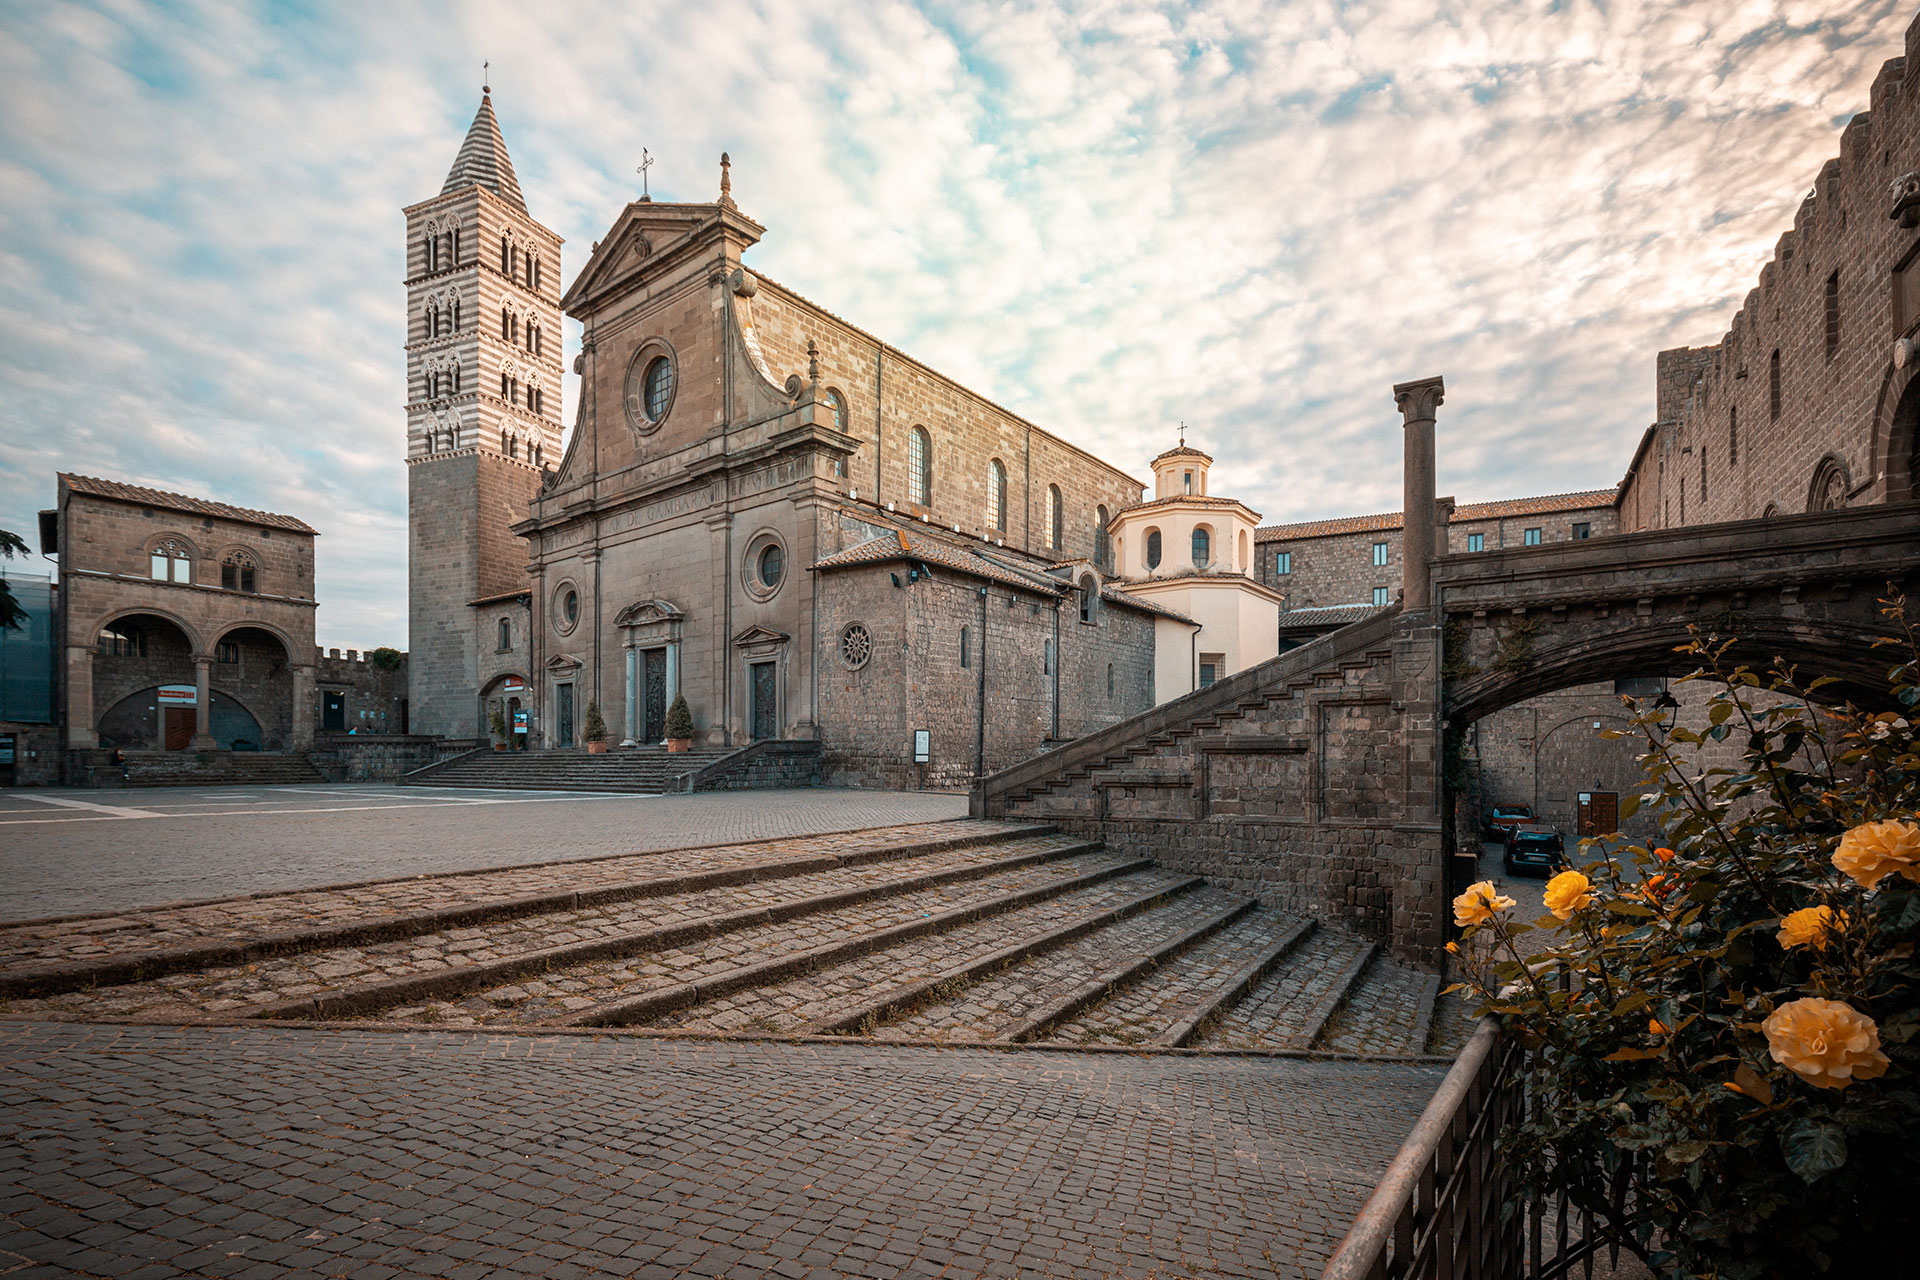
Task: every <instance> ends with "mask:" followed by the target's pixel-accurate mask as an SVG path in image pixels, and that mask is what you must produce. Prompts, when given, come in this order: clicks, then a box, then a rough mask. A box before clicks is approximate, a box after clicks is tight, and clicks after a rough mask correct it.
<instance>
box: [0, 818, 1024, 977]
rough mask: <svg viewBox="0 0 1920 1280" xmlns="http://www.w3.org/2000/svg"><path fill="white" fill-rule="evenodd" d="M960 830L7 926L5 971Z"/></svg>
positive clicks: (993, 827) (921, 829)
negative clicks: (18, 966) (20, 967)
mask: <svg viewBox="0 0 1920 1280" xmlns="http://www.w3.org/2000/svg"><path fill="white" fill-rule="evenodd" d="M1020 830H1022V826H1021V825H1020V824H1017V823H984V824H968V827H967V831H970V832H973V833H976V834H979V835H982V836H985V835H991V834H993V833H994V832H996V831H998V832H1017V831H1020ZM958 834H961V829H960V828H958V827H955V826H951V825H949V824H947V823H938V822H935V823H918V824H913V825H910V826H904V827H888V828H884V829H882V830H878V831H861V832H850V833H845V834H838V835H829V836H810V837H802V838H799V839H792V840H780V841H775V842H771V843H751V844H734V845H716V846H710V847H705V848H692V849H686V848H682V849H670V850H664V851H661V852H658V853H643V854H635V855H633V856H631V857H602V858H599V859H598V860H595V861H585V862H557V863H556V862H549V863H543V864H540V865H538V866H532V867H518V868H513V869H511V870H503V871H490V872H484V873H480V874H475V875H452V876H438V877H423V878H420V879H414V880H399V881H378V882H374V883H370V884H362V885H355V886H347V887H343V888H335V889H313V890H303V891H294V892H288V893H278V894H272V895H267V896H262V897H245V898H227V899H222V900H219V901H215V902H207V903H202V904H198V905H193V906H184V907H165V908H157V909H149V910H143V911H138V912H129V913H126V914H119V915H100V916H94V917H92V918H86V919H74V918H61V919H56V920H52V921H48V922H46V923H44V924H24V923H23V924H15V925H7V926H0V966H4V967H7V968H11V967H14V966H16V965H26V964H50V963H63V962H73V961H81V960H87V959H91V958H96V957H99V956H103V955H109V954H120V953H125V952H129V951H154V950H159V949H162V948H166V947H174V946H182V945H186V944H188V943H198V942H207V941H215V940H217V941H223V942H245V941H248V940H251V939H257V938H261V937H266V936H269V935H273V934H279V933H283V932H286V931H289V930H294V929H299V928H303V927H313V926H317V925H322V924H327V923H334V922H342V921H348V920H356V921H357V920H378V919H385V918H390V917H395V916H406V915H414V914H424V913H427V912H432V911H439V910H448V909H451V908H455V907H464V906H470V905H473V904H476V903H481V902H488V901H507V900H510V899H515V898H524V897H532V896H535V895H541V894H551V893H560V892H575V893H581V892H591V891H593V890H596V889H604V888H607V887H610V886H614V885H620V884H626V883H629V882H631V881H635V880H640V879H646V878H649V877H655V876H672V875H681V874H687V873H691V872H697V871H709V870H714V869H718V868H722V867H728V866H743V865H746V864H750V863H762V862H771V861H776V860H781V859H786V860H795V861H797V860H800V859H804V858H812V857H824V856H832V855H836V854H850V853H859V852H862V851H866V850H875V849H886V848H893V847H897V846H899V845H901V844H906V843H912V842H914V841H919V840H940V839H946V838H951V837H953V836H956V835H958Z"/></svg>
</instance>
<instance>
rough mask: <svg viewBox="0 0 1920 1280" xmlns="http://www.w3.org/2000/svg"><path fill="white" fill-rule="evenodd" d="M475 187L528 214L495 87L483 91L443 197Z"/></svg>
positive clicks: (444, 188) (455, 158)
mask: <svg viewBox="0 0 1920 1280" xmlns="http://www.w3.org/2000/svg"><path fill="white" fill-rule="evenodd" d="M472 186H481V187H485V188H486V189H487V190H489V191H491V192H493V194H495V195H497V196H499V197H500V198H501V199H502V200H505V201H506V202H507V203H508V204H511V205H512V206H513V207H514V208H516V209H518V210H519V211H520V212H521V213H526V212H527V202H526V199H525V197H523V196H522V195H521V194H520V180H519V179H518V178H516V177H514V176H513V161H511V160H509V159H508V158H507V144H506V140H505V139H503V138H502V137H501V136H500V124H499V122H498V121H496V120H495V119H494V118H493V97H492V94H491V87H489V88H483V89H482V90H481V91H480V109H479V110H478V111H476V112H474V114H473V124H472V126H471V127H470V128H468V130H467V138H466V141H464V142H462V143H461V144H460V154H459V155H457V156H455V157H454V159H453V168H452V170H451V171H449V172H448V174H447V185H446V186H444V187H441V188H440V194H441V195H446V194H447V193H449V192H452V191H458V190H460V189H461V188H462V187H472ZM528 216H529V217H531V216H532V215H530V214H529V215H528Z"/></svg>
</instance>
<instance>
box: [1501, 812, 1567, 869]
mask: <svg viewBox="0 0 1920 1280" xmlns="http://www.w3.org/2000/svg"><path fill="white" fill-rule="evenodd" d="M1503 861H1504V862H1505V864H1506V868H1507V874H1508V875H1514V874H1516V873H1517V872H1518V871H1519V870H1520V868H1522V867H1539V868H1541V869H1543V870H1546V871H1554V870H1557V869H1558V868H1560V867H1562V866H1565V865H1566V861H1567V846H1566V842H1565V841H1563V840H1562V839H1561V838H1560V833H1559V832H1558V831H1555V830H1554V829H1553V828H1552V827H1541V826H1535V825H1534V824H1532V823H1522V824H1521V825H1519V826H1516V827H1513V828H1511V829H1510V830H1509V831H1508V832H1507V851H1506V854H1505V856H1504V858H1503Z"/></svg>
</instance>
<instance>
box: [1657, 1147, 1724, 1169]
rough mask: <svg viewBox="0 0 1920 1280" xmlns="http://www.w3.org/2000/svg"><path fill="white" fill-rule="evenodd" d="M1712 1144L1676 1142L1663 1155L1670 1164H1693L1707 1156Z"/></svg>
mask: <svg viewBox="0 0 1920 1280" xmlns="http://www.w3.org/2000/svg"><path fill="white" fill-rule="evenodd" d="M1712 1145H1713V1144H1712V1143H1711V1142H1676V1143H1674V1144H1673V1145H1672V1146H1670V1147H1668V1148H1667V1149H1666V1150H1665V1151H1664V1152H1662V1153H1661V1155H1662V1156H1663V1158H1664V1159H1665V1160H1666V1162H1667V1163H1668V1164H1692V1163H1693V1162H1694V1161H1695V1160H1698V1159H1699V1158H1700V1157H1701V1156H1703V1155H1705V1154H1707V1148H1709V1147H1711V1146H1712Z"/></svg>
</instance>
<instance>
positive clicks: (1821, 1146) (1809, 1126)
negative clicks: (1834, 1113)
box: [1780, 1116, 1847, 1182]
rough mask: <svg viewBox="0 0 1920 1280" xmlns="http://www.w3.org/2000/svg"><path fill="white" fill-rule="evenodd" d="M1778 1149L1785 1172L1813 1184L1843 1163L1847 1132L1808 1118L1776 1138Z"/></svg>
mask: <svg viewBox="0 0 1920 1280" xmlns="http://www.w3.org/2000/svg"><path fill="white" fill-rule="evenodd" d="M1780 1150H1781V1153H1782V1154H1783V1155H1785V1156H1786V1158H1787V1167H1788V1168H1789V1169H1792V1170H1793V1171H1794V1172H1795V1173H1797V1174H1799V1175H1800V1176H1801V1177H1802V1178H1804V1179H1806V1180H1807V1181H1808V1182H1817V1181H1819V1179H1821V1178H1822V1177H1825V1176H1826V1175H1827V1174H1829V1173H1832V1172H1833V1171H1834V1170H1835V1169H1838V1168H1839V1167H1840V1166H1841V1165H1843V1164H1845V1163H1846V1162H1847V1131H1846V1130H1845V1129H1842V1128H1841V1127H1840V1126H1839V1125H1837V1124H1829V1123H1828V1122H1826V1121H1824V1120H1816V1119H1814V1118H1813V1117H1811V1116H1809V1117H1807V1118H1806V1119H1804V1120H1800V1121H1798V1122H1796V1123H1795V1124H1794V1125H1793V1126H1792V1127H1791V1128H1789V1129H1788V1130H1787V1131H1786V1132H1785V1133H1783V1134H1781V1135H1780Z"/></svg>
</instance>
